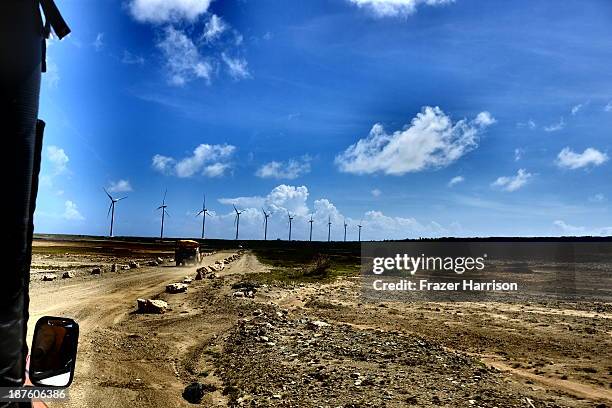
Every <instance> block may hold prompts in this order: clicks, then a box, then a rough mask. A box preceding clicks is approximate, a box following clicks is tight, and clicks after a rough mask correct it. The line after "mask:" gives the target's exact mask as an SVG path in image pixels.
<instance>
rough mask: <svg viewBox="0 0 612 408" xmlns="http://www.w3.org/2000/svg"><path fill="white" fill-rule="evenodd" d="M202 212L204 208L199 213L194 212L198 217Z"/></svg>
mask: <svg viewBox="0 0 612 408" xmlns="http://www.w3.org/2000/svg"><path fill="white" fill-rule="evenodd" d="M203 212H204V210H201V211H200V212H199V213H197V214H196V217H199V216H200V214H202V213H203Z"/></svg>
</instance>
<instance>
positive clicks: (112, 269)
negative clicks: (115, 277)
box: [111, 263, 119, 272]
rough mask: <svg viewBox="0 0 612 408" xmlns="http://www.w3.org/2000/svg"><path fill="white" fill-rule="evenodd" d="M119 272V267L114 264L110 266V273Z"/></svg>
mask: <svg viewBox="0 0 612 408" xmlns="http://www.w3.org/2000/svg"><path fill="white" fill-rule="evenodd" d="M118 270H119V265H117V264H116V263H114V264H113V265H112V266H111V272H117V271H118Z"/></svg>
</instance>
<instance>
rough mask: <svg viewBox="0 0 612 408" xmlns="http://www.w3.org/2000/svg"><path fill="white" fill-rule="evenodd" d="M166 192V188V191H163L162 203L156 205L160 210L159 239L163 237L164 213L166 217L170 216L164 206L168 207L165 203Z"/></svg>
mask: <svg viewBox="0 0 612 408" xmlns="http://www.w3.org/2000/svg"><path fill="white" fill-rule="evenodd" d="M166 194H168V189H166V191H165V192H164V198H163V200H162V205H160V206H159V207H157V209H158V210H162V212H161V232H160V233H159V238H160V239H163V238H164V219H165V217H166V215H167V216H168V217H169V216H170V214H169V213H168V211H166V208H168V206H167V205H166Z"/></svg>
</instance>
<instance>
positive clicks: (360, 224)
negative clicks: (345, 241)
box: [357, 218, 363, 242]
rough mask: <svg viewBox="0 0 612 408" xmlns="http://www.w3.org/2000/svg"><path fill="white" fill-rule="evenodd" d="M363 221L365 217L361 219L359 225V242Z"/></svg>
mask: <svg viewBox="0 0 612 408" xmlns="http://www.w3.org/2000/svg"><path fill="white" fill-rule="evenodd" d="M362 222H363V218H362V219H361V221H359V225H357V226H358V227H359V242H361V227H362V225H361V223H362Z"/></svg>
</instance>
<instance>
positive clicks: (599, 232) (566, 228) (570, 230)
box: [553, 220, 612, 236]
mask: <svg viewBox="0 0 612 408" xmlns="http://www.w3.org/2000/svg"><path fill="white" fill-rule="evenodd" d="M553 224H554V225H555V227H557V228H559V229H560V230H561V231H562V232H563V234H566V235H573V236H610V235H612V227H598V228H586V227H582V226H574V225H571V224H568V223H566V222H565V221H563V220H556V221H555V222H554V223H553Z"/></svg>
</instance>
